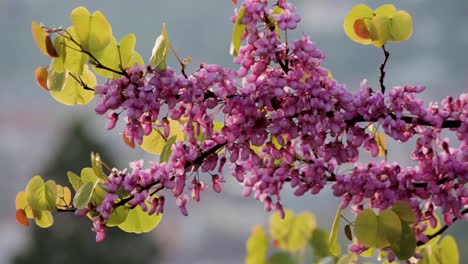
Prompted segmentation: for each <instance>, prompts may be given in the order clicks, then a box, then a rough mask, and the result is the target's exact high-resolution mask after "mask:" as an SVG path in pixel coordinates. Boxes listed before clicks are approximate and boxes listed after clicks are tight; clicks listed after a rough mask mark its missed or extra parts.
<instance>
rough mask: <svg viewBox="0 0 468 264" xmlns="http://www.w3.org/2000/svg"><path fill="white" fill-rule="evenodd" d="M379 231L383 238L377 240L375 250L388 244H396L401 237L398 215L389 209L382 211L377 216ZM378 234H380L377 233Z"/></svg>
mask: <svg viewBox="0 0 468 264" xmlns="http://www.w3.org/2000/svg"><path fill="white" fill-rule="evenodd" d="M378 222H379V229H382V231H383V234H384V236H383V237H382V239H377V245H376V247H377V248H382V247H385V246H388V245H389V243H390V244H392V243H397V242H398V241H399V240H400V237H401V226H402V224H401V221H400V218H399V217H398V215H397V214H396V213H395V212H393V211H392V210H390V209H386V210H383V211H382V212H380V214H379V215H378ZM379 233H380V232H379Z"/></svg>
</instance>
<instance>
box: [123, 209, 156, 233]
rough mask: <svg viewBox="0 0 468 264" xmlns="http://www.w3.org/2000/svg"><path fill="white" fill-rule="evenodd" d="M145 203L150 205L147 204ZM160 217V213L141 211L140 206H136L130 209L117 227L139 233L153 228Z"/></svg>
mask: <svg viewBox="0 0 468 264" xmlns="http://www.w3.org/2000/svg"><path fill="white" fill-rule="evenodd" d="M147 205H148V206H150V205H149V204H147ZM161 219H162V214H159V215H158V214H152V215H148V212H145V211H143V210H142V209H141V207H140V206H137V207H135V208H133V209H130V211H129V212H128V215H127V218H126V219H125V221H124V222H123V223H121V224H119V225H118V227H119V228H120V229H122V230H123V231H125V232H128V233H136V234H141V233H146V232H149V231H151V230H153V229H154V228H155V227H156V226H157V225H158V224H159V222H160V221H161Z"/></svg>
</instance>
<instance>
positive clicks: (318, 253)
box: [309, 228, 332, 260]
mask: <svg viewBox="0 0 468 264" xmlns="http://www.w3.org/2000/svg"><path fill="white" fill-rule="evenodd" d="M309 243H310V245H311V247H312V252H313V254H314V259H316V260H318V259H322V258H325V257H328V256H331V255H332V252H331V250H330V245H329V243H328V233H327V231H325V230H323V229H321V228H316V229H314V231H313V232H312V237H311V238H310V240H309Z"/></svg>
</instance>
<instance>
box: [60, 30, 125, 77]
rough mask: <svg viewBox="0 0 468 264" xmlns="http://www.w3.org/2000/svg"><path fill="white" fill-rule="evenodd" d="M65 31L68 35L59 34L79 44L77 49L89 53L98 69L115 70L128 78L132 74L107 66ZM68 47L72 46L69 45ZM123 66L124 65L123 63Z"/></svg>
mask: <svg viewBox="0 0 468 264" xmlns="http://www.w3.org/2000/svg"><path fill="white" fill-rule="evenodd" d="M64 32H65V33H66V34H67V36H64V35H63V34H59V33H58V34H59V35H61V36H62V37H65V38H68V39H69V40H70V41H72V42H73V43H74V44H75V45H77V46H78V47H79V48H80V49H79V50H77V51H79V52H81V53H84V54H86V55H88V56H89V57H90V62H91V64H94V66H95V67H96V68H98V69H103V70H106V71H110V72H113V73H115V74H118V75H122V76H125V77H127V78H128V77H130V76H129V75H128V73H127V72H126V71H124V70H121V71H119V70H116V69H113V68H110V67H107V66H105V65H104V64H102V63H101V62H100V61H99V60H98V59H97V58H96V57H95V56H94V55H93V54H92V53H91V52H90V51H88V50H85V49H84V48H83V46H81V44H80V43H79V42H78V41H76V40H75V39H74V38H73V37H72V36H71V34H70V33H68V31H66V30H65V31H64ZM68 48H71V47H68ZM121 66H122V65H121Z"/></svg>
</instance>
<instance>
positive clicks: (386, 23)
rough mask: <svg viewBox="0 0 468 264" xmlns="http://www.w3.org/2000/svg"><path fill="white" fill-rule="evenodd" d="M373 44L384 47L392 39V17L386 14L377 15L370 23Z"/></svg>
mask: <svg viewBox="0 0 468 264" xmlns="http://www.w3.org/2000/svg"><path fill="white" fill-rule="evenodd" d="M369 32H370V35H371V39H372V44H374V45H375V46H376V47H382V46H383V45H385V43H386V42H387V41H388V40H389V39H390V18H389V17H388V16H385V15H376V16H375V17H374V18H373V19H372V21H371V24H370V30H369Z"/></svg>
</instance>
